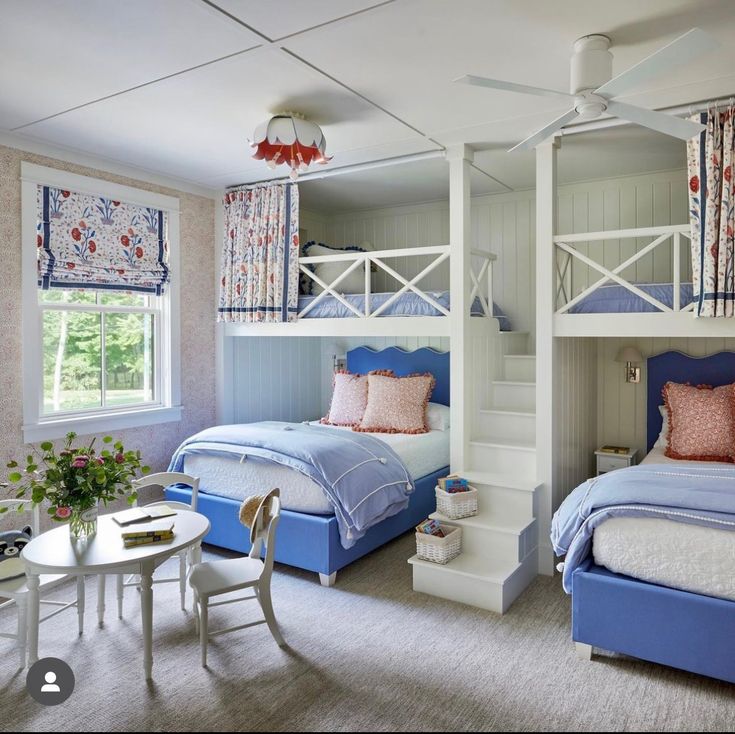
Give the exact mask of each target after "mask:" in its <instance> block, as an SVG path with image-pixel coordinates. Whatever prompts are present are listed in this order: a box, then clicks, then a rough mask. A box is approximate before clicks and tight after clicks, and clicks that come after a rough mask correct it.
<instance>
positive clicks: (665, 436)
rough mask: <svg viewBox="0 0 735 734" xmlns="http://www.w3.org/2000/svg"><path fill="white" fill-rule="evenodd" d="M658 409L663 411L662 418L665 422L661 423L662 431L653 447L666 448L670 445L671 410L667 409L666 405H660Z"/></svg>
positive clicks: (660, 411)
mask: <svg viewBox="0 0 735 734" xmlns="http://www.w3.org/2000/svg"><path fill="white" fill-rule="evenodd" d="M658 410H659V413H661V418H663V423H662V424H661V433H659V434H658V438H657V439H656V443H655V444H653V448H655V449H665V448H667V447H668V445H669V411H668V410H666V406H665V405H659V406H658Z"/></svg>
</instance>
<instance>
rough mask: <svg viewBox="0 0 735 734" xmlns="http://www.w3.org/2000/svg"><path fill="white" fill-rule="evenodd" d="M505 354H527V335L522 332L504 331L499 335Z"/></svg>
mask: <svg viewBox="0 0 735 734" xmlns="http://www.w3.org/2000/svg"><path fill="white" fill-rule="evenodd" d="M501 338H502V340H503V342H502V343H503V352H504V353H505V354H527V353H528V334H527V333H525V332H522V331H519V332H515V331H504V332H502V334H501Z"/></svg>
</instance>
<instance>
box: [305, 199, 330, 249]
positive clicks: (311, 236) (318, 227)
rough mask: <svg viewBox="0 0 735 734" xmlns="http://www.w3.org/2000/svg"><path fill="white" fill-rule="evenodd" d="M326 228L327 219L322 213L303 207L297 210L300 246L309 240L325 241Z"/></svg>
mask: <svg viewBox="0 0 735 734" xmlns="http://www.w3.org/2000/svg"><path fill="white" fill-rule="evenodd" d="M326 230H327V219H326V217H325V216H324V215H323V214H320V213H319V212H313V211H310V210H309V209H303V208H302V209H301V210H300V211H299V238H300V240H301V245H302V246H303V245H305V244H306V243H307V242H308V241H309V240H314V241H316V242H326V237H327V231H326Z"/></svg>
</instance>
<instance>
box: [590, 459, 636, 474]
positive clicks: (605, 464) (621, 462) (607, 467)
mask: <svg viewBox="0 0 735 734" xmlns="http://www.w3.org/2000/svg"><path fill="white" fill-rule="evenodd" d="M626 466H630V460H629V459H628V457H626V456H614V455H610V456H598V457H597V471H598V473H602V472H606V471H613V470H614V469H622V468H623V467H626Z"/></svg>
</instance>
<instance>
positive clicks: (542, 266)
mask: <svg viewBox="0 0 735 734" xmlns="http://www.w3.org/2000/svg"><path fill="white" fill-rule="evenodd" d="M558 147H559V142H558V139H554V140H551V141H547V142H544V143H541V144H540V145H538V146H537V147H536V460H537V467H538V481H539V482H540V483H542V488H541V496H540V498H539V506H538V520H539V573H542V574H546V575H553V573H554V553H553V550H552V548H551V542H550V540H549V531H550V528H551V514H552V511H553V487H554V457H555V446H556V443H557V442H556V433H555V429H554V416H555V415H558V412H557V406H556V402H558V400H559V391H558V390H557V389H556V382H557V370H558V366H557V357H556V347H555V339H554V336H553V327H554V296H555V290H554V288H555V284H556V277H555V273H556V270H555V260H556V253H555V252H554V241H553V237H554V234H555V233H556V221H557V214H556V209H557V206H556V197H557V190H556V151H557V148H558Z"/></svg>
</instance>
